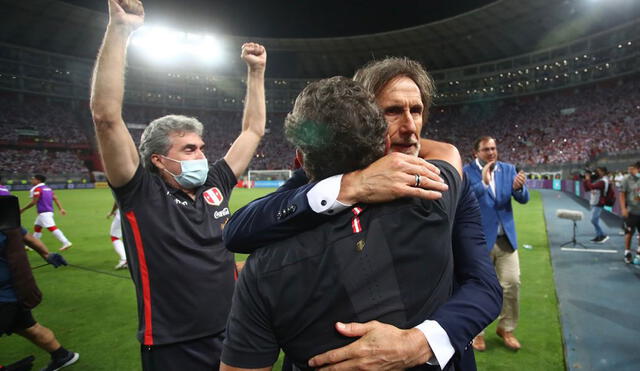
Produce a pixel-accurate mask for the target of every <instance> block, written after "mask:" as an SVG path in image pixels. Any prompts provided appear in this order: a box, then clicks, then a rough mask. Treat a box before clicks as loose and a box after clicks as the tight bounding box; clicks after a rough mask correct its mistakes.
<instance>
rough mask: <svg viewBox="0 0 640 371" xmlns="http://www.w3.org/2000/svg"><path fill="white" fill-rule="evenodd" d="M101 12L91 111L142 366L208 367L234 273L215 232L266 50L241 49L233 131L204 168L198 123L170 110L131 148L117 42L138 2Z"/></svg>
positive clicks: (245, 151) (250, 138) (252, 123)
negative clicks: (130, 288) (238, 108)
mask: <svg viewBox="0 0 640 371" xmlns="http://www.w3.org/2000/svg"><path fill="white" fill-rule="evenodd" d="M109 15H110V20H109V25H108V27H107V32H106V35H105V38H104V42H103V45H102V48H101V50H100V54H99V56H98V61H97V64H96V69H95V73H94V78H93V88H92V96H91V111H92V114H93V120H94V123H95V128H96V134H97V137H98V144H99V147H100V153H101V156H102V160H103V162H104V166H105V172H106V174H107V178H108V180H109V184H110V185H111V187H112V189H113V192H114V194H115V196H116V200H117V202H118V205H119V207H120V211H121V213H122V221H123V231H122V232H123V237H124V242H125V247H126V251H127V259H128V261H129V267H130V270H131V275H132V278H133V281H134V283H135V286H136V294H137V299H138V317H139V331H138V339H139V341H140V342H141V344H142V348H141V352H142V365H143V369H144V370H160V369H162V370H212V369H216V368H217V367H218V362H219V357H220V352H221V345H222V336H223V331H224V328H225V322H226V319H227V316H228V313H229V309H230V305H231V295H232V293H233V287H234V282H235V281H234V277H235V275H236V274H237V270H236V266H235V263H234V256H233V254H232V253H230V252H228V251H227V250H226V249H225V248H224V246H223V244H222V228H223V226H224V223H225V221H226V219H227V216H228V215H229V208H228V202H229V195H230V194H231V190H232V189H233V187H234V185H235V183H236V177H237V176H239V175H240V174H242V173H243V172H244V171H245V169H246V167H247V166H248V164H249V162H250V161H251V158H252V157H253V154H254V152H255V150H256V148H257V146H258V143H259V142H260V139H261V138H262V136H263V133H264V126H265V98H264V70H265V66H266V51H265V49H264V48H263V47H262V46H261V45H258V44H254V43H248V44H244V45H243V46H242V59H243V60H244V61H245V62H246V63H247V66H248V75H247V96H246V103H245V111H244V117H243V123H242V132H241V133H240V135H239V136H238V138H237V139H236V141H235V142H234V143H233V145H232V146H231V148H230V149H229V151H228V152H227V154H226V155H225V157H224V158H223V159H220V160H218V161H216V162H214V163H213V164H210V165H209V164H208V162H207V159H206V157H205V155H204V153H203V148H204V142H203V140H202V131H203V127H202V124H201V123H200V122H199V121H198V120H197V119H195V118H190V117H185V116H179V115H170V116H165V117H161V118H159V119H156V120H154V121H153V122H151V124H149V126H148V127H147V128H146V129H145V131H144V133H143V134H142V139H141V143H140V153H138V151H137V150H136V147H135V145H134V143H133V140H132V138H131V135H130V134H129V132H128V130H127V127H126V125H125V123H124V121H123V119H122V98H123V94H124V79H123V76H124V65H125V51H126V45H127V41H128V39H129V36H130V35H131V33H132V31H133V30H134V29H136V28H137V27H139V26H140V25H142V23H143V22H144V10H143V8H142V3H141V2H139V1H138V2H136V1H130V0H127V1H125V0H118V1H116V0H110V1H109Z"/></svg>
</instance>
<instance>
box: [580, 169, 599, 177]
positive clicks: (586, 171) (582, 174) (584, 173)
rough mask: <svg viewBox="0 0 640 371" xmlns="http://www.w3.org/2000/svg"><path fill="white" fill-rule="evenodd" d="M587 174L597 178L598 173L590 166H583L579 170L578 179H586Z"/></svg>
mask: <svg viewBox="0 0 640 371" xmlns="http://www.w3.org/2000/svg"><path fill="white" fill-rule="evenodd" d="M587 175H589V176H590V178H591V179H598V178H599V176H598V173H597V172H596V171H595V170H593V169H591V168H588V167H585V168H584V169H582V171H581V172H580V179H586V178H587Z"/></svg>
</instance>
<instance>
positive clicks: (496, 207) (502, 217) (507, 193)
mask: <svg viewBox="0 0 640 371" xmlns="http://www.w3.org/2000/svg"><path fill="white" fill-rule="evenodd" d="M463 171H464V175H465V177H466V178H467V179H468V180H469V183H471V189H473V193H475V195H476V198H477V199H478V203H480V213H481V214H482V230H483V231H484V235H485V237H486V239H487V248H488V250H489V251H491V249H492V248H493V245H494V244H495V243H496V239H497V237H498V225H499V224H502V228H503V229H504V233H505V234H506V235H507V238H508V240H509V243H510V244H511V246H512V247H513V249H514V250H515V249H517V248H518V239H517V236H516V226H515V223H514V221H513V209H512V208H511V197H513V198H514V199H515V200H516V201H518V202H519V203H521V204H526V203H527V202H529V191H528V190H527V186H526V185H525V186H523V187H522V188H521V189H520V190H517V191H514V190H513V179H514V178H515V177H516V175H517V173H516V167H515V166H514V165H512V164H508V163H506V162H500V161H498V162H496V166H495V169H494V170H493V174H494V177H495V183H496V194H495V195H494V194H493V192H492V191H491V187H489V186H485V185H484V183H483V182H482V171H481V170H480V168H479V167H478V164H477V163H476V161H475V160H474V161H473V162H471V163H469V164H467V165H465V167H464V169H463Z"/></svg>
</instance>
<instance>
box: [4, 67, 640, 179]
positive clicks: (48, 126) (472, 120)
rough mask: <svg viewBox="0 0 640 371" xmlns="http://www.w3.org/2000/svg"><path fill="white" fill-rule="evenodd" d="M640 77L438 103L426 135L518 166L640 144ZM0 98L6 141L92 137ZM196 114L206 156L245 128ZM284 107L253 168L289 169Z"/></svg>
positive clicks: (19, 168) (11, 166)
mask: <svg viewBox="0 0 640 371" xmlns="http://www.w3.org/2000/svg"><path fill="white" fill-rule="evenodd" d="M638 102H640V80H639V79H630V80H628V81H626V82H625V83H624V84H617V85H613V84H611V85H609V86H606V85H605V86H597V87H596V86H591V87H589V88H581V89H580V90H576V91H575V92H566V91H565V92H562V93H554V94H550V95H546V96H542V97H528V98H522V99H520V100H518V101H491V102H483V103H474V104H469V105H463V106H448V107H435V108H433V109H432V111H433V112H432V114H431V118H430V122H429V123H428V124H427V125H425V132H424V135H425V136H426V137H429V138H433V139H436V140H441V141H446V142H450V143H453V144H455V145H456V146H457V147H458V148H459V150H460V152H461V154H462V155H463V157H466V160H469V159H471V143H472V142H473V139H474V138H476V137H478V136H480V135H483V134H485V133H494V136H495V137H496V138H499V139H500V142H501V148H502V151H501V158H503V159H504V160H505V161H509V162H512V163H515V164H518V165H521V166H522V165H538V164H557V163H567V162H573V163H584V162H588V161H589V160H591V159H592V158H594V157H595V156H597V155H598V154H600V153H603V152H609V153H618V152H624V151H629V150H637V149H638V148H640V139H639V138H640V115H639V113H640V104H639V103H638ZM16 103H17V102H16V101H15V99H10V98H8V97H0V129H1V130H2V131H3V133H4V135H3V141H5V142H8V143H12V142H15V143H17V142H18V141H21V140H27V141H32V142H33V141H35V142H38V141H39V142H44V144H45V146H46V144H47V143H57V144H60V143H62V144H75V143H87V144H88V143H90V142H91V141H90V140H89V138H88V136H87V134H86V132H85V130H86V128H85V126H87V125H88V124H85V123H84V122H83V121H84V120H82V119H80V118H79V117H84V115H82V114H78V115H74V114H73V113H72V111H71V110H69V109H68V108H64V107H62V106H60V105H57V104H41V103H38V102H25V103H24V104H16ZM168 113H173V112H169V111H168V110H167V109H163V108H158V107H133V106H128V107H126V108H125V112H124V118H125V122H127V123H128V124H137V125H139V127H138V126H135V125H133V126H132V127H130V131H131V133H132V136H133V138H134V140H135V141H136V144H137V143H139V140H140V135H141V134H142V129H143V128H144V126H145V125H146V124H148V123H149V122H150V121H151V120H153V119H155V118H157V117H161V116H163V115H165V114H168ZM176 113H180V114H185V115H188V116H194V117H197V118H198V119H199V120H201V121H202V123H203V124H204V125H205V141H206V142H209V143H212V142H215V143H225V144H226V145H225V146H219V145H218V146H209V147H208V148H207V149H206V154H207V157H208V158H211V159H214V158H220V157H221V156H223V155H224V153H226V151H227V150H228V148H229V146H230V145H231V143H232V142H233V139H234V138H235V137H236V136H237V134H238V132H239V130H240V122H241V120H242V114H241V113H240V112H235V111H189V110H184V111H183V110H180V112H176ZM285 116H286V113H284V112H268V118H267V129H266V130H267V132H266V134H265V137H264V138H263V140H262V142H261V143H260V146H259V148H258V150H257V153H256V157H255V159H254V161H253V162H252V164H251V168H252V169H257V170H275V169H289V168H291V166H292V163H293V147H292V146H291V145H290V144H289V143H287V141H286V140H285V138H284V133H283V123H284V118H285ZM2 153H3V156H2V157H3V158H2V160H1V161H2V169H3V173H22V172H33V171H36V170H37V171H42V172H54V173H71V172H75V173H77V172H86V171H87V170H88V169H86V166H85V165H84V163H83V161H81V160H80V159H78V158H77V156H76V155H75V153H73V152H70V153H67V154H63V153H62V152H59V151H58V152H47V151H42V150H32V149H28V150H3V151H2Z"/></svg>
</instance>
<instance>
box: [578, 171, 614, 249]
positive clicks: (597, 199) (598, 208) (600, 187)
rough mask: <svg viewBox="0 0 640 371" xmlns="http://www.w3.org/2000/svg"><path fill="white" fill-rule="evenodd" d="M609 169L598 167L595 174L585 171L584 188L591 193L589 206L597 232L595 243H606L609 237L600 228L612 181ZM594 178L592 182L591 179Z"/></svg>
mask: <svg viewBox="0 0 640 371" xmlns="http://www.w3.org/2000/svg"><path fill="white" fill-rule="evenodd" d="M607 173H608V172H607V168H606V167H598V168H596V171H595V173H594V174H591V172H590V171H585V174H584V188H585V190H587V191H590V192H591V196H590V198H589V205H591V224H593V227H594V228H595V230H596V237H595V238H593V239H592V240H591V242H595V243H605V242H606V241H607V240H608V239H609V236H607V235H606V234H604V231H603V230H602V228H601V227H600V214H602V209H603V208H604V204H605V197H604V196H605V194H606V191H607V189H608V187H609V184H610V181H609V178H608V177H607ZM592 177H593V178H594V179H593V180H594V181H593V182H591V178H592Z"/></svg>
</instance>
